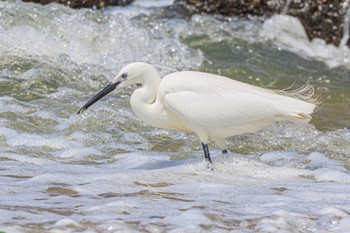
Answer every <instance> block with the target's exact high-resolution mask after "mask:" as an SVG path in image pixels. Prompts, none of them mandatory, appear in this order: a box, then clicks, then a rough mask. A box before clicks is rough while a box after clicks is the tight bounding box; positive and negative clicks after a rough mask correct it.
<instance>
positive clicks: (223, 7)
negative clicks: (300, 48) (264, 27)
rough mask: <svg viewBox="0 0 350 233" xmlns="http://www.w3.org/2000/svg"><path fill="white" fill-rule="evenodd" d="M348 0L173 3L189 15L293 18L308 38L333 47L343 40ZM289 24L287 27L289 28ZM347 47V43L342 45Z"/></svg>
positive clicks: (194, 0)
mask: <svg viewBox="0 0 350 233" xmlns="http://www.w3.org/2000/svg"><path fill="white" fill-rule="evenodd" d="M349 4H350V1H349V0H339V1H331V0H302V1H300V0H245V1H242V0H220V1H214V0H204V1H203V0H201V1H197V0H175V2H174V6H175V8H180V7H181V8H186V10H187V11H188V12H189V13H190V14H203V13H204V14H213V15H221V16H225V17H243V18H247V17H252V16H265V17H269V16H271V15H273V14H287V15H291V16H294V17H297V18H298V19H299V20H300V21H301V23H302V24H303V26H304V28H305V31H306V33H307V35H308V37H309V39H313V38H321V39H323V40H325V41H326V43H332V44H334V45H336V46H338V45H339V44H340V41H341V39H342V38H343V31H344V21H345V15H346V13H347V9H348V7H349ZM292 26H293V25H291V27H292ZM346 44H347V45H348V46H349V44H350V43H349V41H347V42H346Z"/></svg>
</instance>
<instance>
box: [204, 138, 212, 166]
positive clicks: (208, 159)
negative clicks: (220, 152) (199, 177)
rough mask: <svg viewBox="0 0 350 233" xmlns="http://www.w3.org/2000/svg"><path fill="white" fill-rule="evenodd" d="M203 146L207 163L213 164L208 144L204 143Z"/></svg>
mask: <svg viewBox="0 0 350 233" xmlns="http://www.w3.org/2000/svg"><path fill="white" fill-rule="evenodd" d="M202 146H203V151H204V158H205V160H207V162H209V163H211V158H210V154H209V147H208V144H204V143H202Z"/></svg>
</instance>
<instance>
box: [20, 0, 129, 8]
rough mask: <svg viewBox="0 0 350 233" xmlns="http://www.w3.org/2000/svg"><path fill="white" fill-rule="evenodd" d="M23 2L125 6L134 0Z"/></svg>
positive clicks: (75, 6) (71, 5)
mask: <svg viewBox="0 0 350 233" xmlns="http://www.w3.org/2000/svg"><path fill="white" fill-rule="evenodd" d="M23 1H24V2H35V3H40V4H42V5H45V4H49V3H51V2H56V3H60V4H64V5H66V6H69V7H72V8H83V7H93V8H98V9H99V8H103V7H105V6H126V5H128V4H130V3H131V2H133V1H134V0H23Z"/></svg>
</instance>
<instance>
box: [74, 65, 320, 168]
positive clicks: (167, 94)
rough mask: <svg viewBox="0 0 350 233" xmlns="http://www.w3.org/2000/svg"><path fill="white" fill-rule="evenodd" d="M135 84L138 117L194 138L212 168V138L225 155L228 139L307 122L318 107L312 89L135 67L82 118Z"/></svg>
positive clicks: (127, 68)
mask: <svg viewBox="0 0 350 233" xmlns="http://www.w3.org/2000/svg"><path fill="white" fill-rule="evenodd" d="M135 83H139V84H141V85H142V87H140V88H138V89H136V90H135V91H134V92H133V94H132V95H131V99H130V104H131V108H132V110H133V111H134V113H135V114H136V115H137V116H138V117H139V118H141V119H142V120H143V121H145V122H146V123H148V124H150V125H152V126H154V127H160V128H167V129H175V130H183V131H187V132H193V133H194V134H196V135H197V136H198V137H199V139H200V141H201V142H202V145H203V149H204V153H205V158H206V159H207V160H208V161H209V162H211V159H210V155H209V150H208V146H207V144H208V139H209V138H212V139H213V140H214V141H215V143H216V144H217V145H218V146H219V148H220V149H222V150H223V151H225V147H226V146H225V142H224V140H225V138H227V137H230V136H233V135H237V134H242V133H250V132H256V131H258V130H260V129H262V128H264V127H265V126H267V125H269V124H272V123H274V122H276V121H292V122H308V121H309V120H310V119H311V116H310V114H311V113H312V112H313V111H314V109H315V107H316V106H315V104H314V101H313V99H312V95H313V92H312V91H311V92H310V90H311V89H310V86H306V87H305V88H304V89H299V90H298V91H297V92H290V93H289V94H288V92H285V91H273V90H270V89H264V88H260V87H256V86H252V85H249V84H246V83H242V82H239V81H235V80H232V79H229V78H226V77H222V76H218V75H214V74H209V73H203V72H194V71H183V72H175V73H171V74H169V75H167V76H165V77H164V78H163V79H161V78H160V76H159V74H158V72H157V70H156V69H155V68H154V67H153V66H152V65H150V64H146V63H141V62H136V63H131V64H129V65H127V66H125V67H124V68H123V69H122V70H121V71H120V72H119V73H118V75H117V76H116V78H115V79H114V80H113V81H112V82H111V83H110V84H109V85H108V86H107V87H106V88H105V89H103V90H102V91H101V92H99V93H98V94H97V95H96V96H94V97H93V98H92V99H91V100H90V101H89V102H88V103H87V104H86V105H84V107H83V108H82V109H81V110H80V111H79V112H78V113H81V112H82V111H84V110H85V109H87V108H88V107H89V106H91V105H92V104H93V103H95V102H96V101H97V100H99V99H100V98H102V97H103V96H104V95H106V94H108V93H109V92H111V91H113V90H114V89H119V88H122V87H125V86H128V85H131V84H135ZM305 93H307V95H305Z"/></svg>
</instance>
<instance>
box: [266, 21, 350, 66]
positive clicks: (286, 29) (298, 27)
mask: <svg viewBox="0 0 350 233" xmlns="http://www.w3.org/2000/svg"><path fill="white" fill-rule="evenodd" d="M290 25H293V27H291V26H290ZM260 35H261V36H262V37H263V38H266V39H267V40H270V41H273V42H274V43H276V44H277V45H278V46H280V47H281V48H283V49H285V50H288V51H292V52H294V53H297V54H298V55H300V56H302V57H306V58H309V59H316V60H321V61H323V62H325V63H326V64H327V65H328V66H330V67H336V66H340V65H345V66H347V67H350V49H349V47H348V46H346V45H342V46H340V47H336V46H334V45H332V44H326V43H325V41H324V40H322V39H318V38H314V39H313V40H311V41H310V40H309V39H308V37H307V35H306V32H305V29H304V27H303V26H302V24H301V23H300V21H299V19H297V18H295V17H292V16H288V15H274V16H272V17H271V18H270V19H267V20H266V21H265V22H264V24H263V26H262V30H261V32H260Z"/></svg>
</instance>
